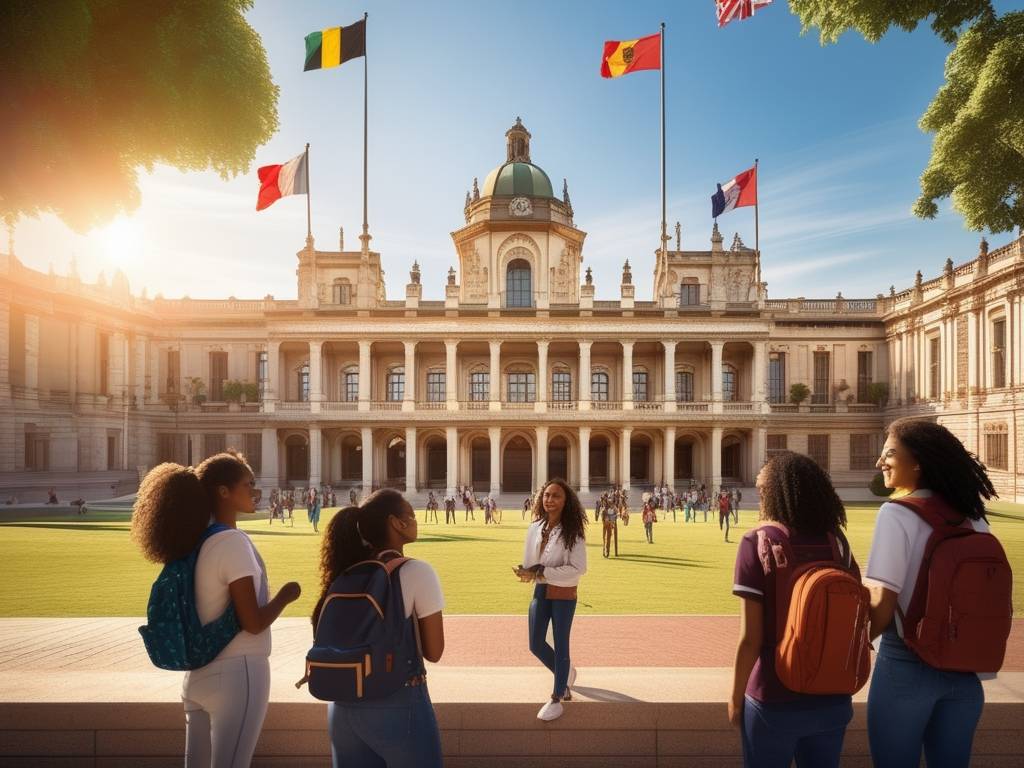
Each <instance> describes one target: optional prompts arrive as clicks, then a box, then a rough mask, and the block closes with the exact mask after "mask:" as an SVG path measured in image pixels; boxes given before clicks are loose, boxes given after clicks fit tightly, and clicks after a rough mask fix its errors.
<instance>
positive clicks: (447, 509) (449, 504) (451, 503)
mask: <svg viewBox="0 0 1024 768" xmlns="http://www.w3.org/2000/svg"><path fill="white" fill-rule="evenodd" d="M449 515H450V516H451V523H452V525H455V496H454V495H453V494H450V493H449V494H448V495H447V496H445V497H444V524H445V525H448V518H449Z"/></svg>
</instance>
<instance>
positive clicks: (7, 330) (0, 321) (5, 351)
mask: <svg viewBox="0 0 1024 768" xmlns="http://www.w3.org/2000/svg"><path fill="white" fill-rule="evenodd" d="M77 334H78V329H77V327H75V326H74V325H72V327H71V337H72V338H76V337H77ZM74 364H75V361H74V359H72V360H71V362H70V365H74ZM10 394H11V305H10V304H9V303H7V302H5V301H0V398H3V399H7V398H8V397H10ZM72 402H74V399H72Z"/></svg>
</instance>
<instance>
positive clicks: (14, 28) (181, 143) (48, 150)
mask: <svg viewBox="0 0 1024 768" xmlns="http://www.w3.org/2000/svg"><path fill="white" fill-rule="evenodd" d="M251 5H252V0H145V2H141V1H140V2H128V1H125V0H120V1H119V0H61V2H49V1H45V0H6V1H5V2H3V3H0V72H2V73H3V76H2V77H0V114H3V118H2V119H0V146H2V147H3V148H4V162H3V163H2V164H0V218H2V219H3V220H5V221H6V222H8V223H13V222H14V221H16V220H17V218H18V217H20V216H26V215H27V216H33V215H36V214H38V213H40V212H43V211H53V212H54V213H56V214H57V215H58V216H60V217H61V218H62V219H63V220H64V221H65V222H66V223H67V224H68V225H69V226H71V227H72V228H74V229H75V230H78V231H85V230H88V229H89V228H91V227H93V226H96V225H98V224H102V223H104V222H105V221H107V220H109V219H110V218H112V217H113V216H115V215H117V214H118V213H119V212H122V211H131V210H133V209H134V208H136V207H137V206H138V204H139V188H138V172H139V169H146V170H152V168H153V166H154V165H155V164H157V163H165V164H168V165H171V166H174V167H176V168H179V169H181V170H187V171H194V170H205V169H213V170H215V171H217V172H218V173H219V174H220V175H221V177H222V178H229V177H231V176H234V175H237V174H239V173H242V172H245V171H246V170H248V167H249V164H250V163H251V162H252V160H253V157H254V155H255V150H256V148H257V147H258V146H260V145H261V144H263V143H265V142H266V141H267V140H268V139H269V138H270V137H271V136H272V135H273V134H274V132H275V131H276V130H277V127H278V118H277V96H278V87H277V86H276V85H274V83H273V80H272V79H271V76H270V67H269V65H268V63H267V57H266V52H265V51H264V49H263V44H262V41H261V40H260V37H259V35H258V34H257V33H256V31H255V30H254V29H253V28H252V27H251V26H249V24H248V22H247V21H246V20H245V17H244V15H243V13H244V11H246V10H247V9H248V8H249V7H250V6H251Z"/></svg>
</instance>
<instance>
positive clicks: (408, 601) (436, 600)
mask: <svg viewBox="0 0 1024 768" xmlns="http://www.w3.org/2000/svg"><path fill="white" fill-rule="evenodd" d="M398 581H399V583H400V584H401V585H402V601H403V602H404V603H405V617H406V618H409V617H410V616H413V615H415V616H416V618H417V619H425V618H427V616H433V615H434V614H435V613H440V612H441V611H442V610H443V609H444V594H443V593H442V592H441V580H440V579H439V578H437V571H435V570H434V569H433V567H432V566H431V565H430V563H427V562H424V561H423V560H410V561H409V562H407V563H405V564H404V565H403V566H402V568H401V570H399V571H398Z"/></svg>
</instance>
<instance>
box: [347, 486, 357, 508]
mask: <svg viewBox="0 0 1024 768" xmlns="http://www.w3.org/2000/svg"><path fill="white" fill-rule="evenodd" d="M358 500H359V495H358V494H357V493H356V489H355V488H349V489H348V503H349V504H351V505H352V506H353V507H354V506H355V505H356V502H357V501H358Z"/></svg>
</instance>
